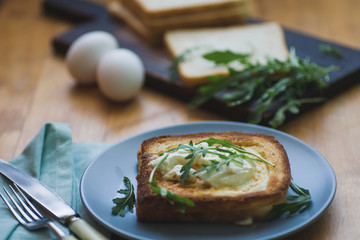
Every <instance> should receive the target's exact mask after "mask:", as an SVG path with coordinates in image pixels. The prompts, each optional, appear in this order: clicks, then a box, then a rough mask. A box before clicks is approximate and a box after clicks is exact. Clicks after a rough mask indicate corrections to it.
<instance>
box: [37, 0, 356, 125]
mask: <svg viewBox="0 0 360 240" xmlns="http://www.w3.org/2000/svg"><path fill="white" fill-rule="evenodd" d="M43 10H44V12H45V13H46V14H49V15H51V16H56V17H58V18H62V19H64V20H67V21H71V22H73V23H75V24H76V25H75V27H74V28H73V29H71V30H69V31H67V32H65V33H61V34H60V35H58V36H55V37H54V39H53V42H52V45H53V48H54V50H55V52H56V53H58V54H61V55H65V54H66V51H67V49H68V48H69V46H70V45H71V43H72V42H73V41H74V40H75V39H76V38H77V37H79V36H80V35H82V34H84V33H86V32H90V31H95V30H103V31H107V32H110V33H112V34H114V35H115V36H116V38H117V39H118V41H119V45H120V46H121V47H123V48H128V49H131V50H133V51H134V52H136V53H137V54H138V55H139V56H140V57H141V59H142V60H143V62H144V65H145V69H146V74H147V76H146V82H145V85H146V86H147V87H151V88H153V89H156V90H158V91H160V92H162V93H164V94H168V95H170V96H173V97H176V98H179V99H181V100H184V101H189V100H190V99H192V98H193V97H194V96H195V95H196V91H195V90H194V89H191V88H186V87H184V86H182V84H181V82H180V81H179V80H178V81H176V82H169V81H168V67H169V65H170V64H171V57H170V55H169V54H168V53H167V51H166V50H165V49H164V47H153V46H151V45H149V44H148V43H147V42H146V41H144V40H143V39H141V38H139V37H138V36H137V35H136V34H135V33H133V32H132V30H131V29H129V28H128V27H127V26H125V25H124V24H123V23H122V22H120V21H118V20H116V19H113V18H112V17H111V16H110V14H109V13H108V12H107V9H106V7H105V6H103V5H100V4H97V3H93V2H87V1H81V0H45V1H44V2H43ZM284 31H285V38H286V43H287V46H288V47H295V49H296V53H297V55H298V56H299V57H300V58H306V57H309V58H310V60H311V61H312V62H315V63H317V64H319V65H320V66H323V67H327V66H330V65H336V66H339V70H338V71H335V72H331V73H330V82H329V87H328V88H327V89H326V91H325V92H324V93H322V94H323V95H325V96H326V97H331V96H334V95H335V94H337V93H339V92H341V91H343V90H345V89H346V88H348V87H350V86H351V85H353V84H355V83H358V82H359V81H360V51H359V50H355V49H351V48H348V47H345V46H342V45H339V44H336V43H332V42H328V41H325V40H322V39H318V38H315V37H312V36H308V35H304V34H302V33H299V32H295V31H292V30H289V29H286V28H285V29H284ZM322 43H325V44H330V45H331V46H333V47H335V48H338V49H340V50H341V51H343V58H341V59H337V58H335V57H332V56H327V55H324V53H322V52H320V51H319V45H320V44H322ZM313 95H314V96H316V95H319V93H314V94H313ZM313 106H315V104H308V105H306V106H304V107H302V109H301V111H302V112H303V111H304V110H306V109H309V108H310V107H313ZM279 107H280V105H279V104H276V103H274V104H273V105H272V106H271V108H270V110H269V111H268V112H267V113H266V114H265V116H264V120H267V119H268V118H269V117H271V116H272V115H273V114H274V112H275V111H276V109H278V108H279ZM202 108H204V109H207V110H209V111H212V112H215V113H217V114H219V115H221V116H224V117H227V118H229V119H232V120H236V121H246V117H247V116H248V114H249V113H250V112H251V111H252V110H251V104H249V105H242V106H237V107H231V108H230V107H226V106H225V104H224V102H222V101H221V100H219V99H216V98H214V99H212V100H211V101H209V102H208V103H206V104H204V105H203V106H202ZM292 117H293V116H288V117H287V119H291V118H292Z"/></svg>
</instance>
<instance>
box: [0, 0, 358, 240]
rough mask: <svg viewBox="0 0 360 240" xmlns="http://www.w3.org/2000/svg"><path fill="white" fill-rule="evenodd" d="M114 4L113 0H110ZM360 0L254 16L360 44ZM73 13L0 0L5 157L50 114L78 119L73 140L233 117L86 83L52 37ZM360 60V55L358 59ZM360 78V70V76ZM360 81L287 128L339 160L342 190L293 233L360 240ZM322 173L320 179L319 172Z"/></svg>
mask: <svg viewBox="0 0 360 240" xmlns="http://www.w3.org/2000/svg"><path fill="white" fill-rule="evenodd" d="M103 2H104V3H106V1H103ZM359 10H360V1H359V0H347V1H343V0H333V1H327V0H303V1H285V0H271V1H270V0H268V1H265V0H254V1H252V3H251V15H252V16H254V17H258V18H262V19H265V20H272V21H277V22H279V23H281V24H282V25H284V26H286V27H290V28H292V29H295V30H298V31H301V32H304V33H308V34H311V35H314V36H317V37H320V38H323V39H326V40H331V41H334V42H337V43H340V44H344V45H346V46H350V47H353V48H357V49H360V41H359V39H360V17H359ZM71 27H72V24H71V23H70V22H66V21H63V20H59V19H56V18H52V17H49V16H46V15H45V14H43V12H42V10H41V1H40V0H31V1H27V0H4V1H2V2H1V1H0V156H1V158H3V159H5V160H10V159H12V158H13V157H15V156H16V155H18V154H19V153H20V152H21V151H22V150H23V149H24V147H25V146H26V145H27V144H28V142H29V141H30V140H31V139H32V138H33V137H34V136H35V134H36V133H37V132H38V131H39V129H40V128H41V127H42V125H43V124H44V123H46V122H66V123H69V124H70V125H71V128H72V131H73V140H74V141H80V142H100V141H104V142H110V143H115V142H117V141H119V140H121V139H124V138H126V137H129V136H131V135H134V134H137V133H141V132H143V131H146V130H150V129H153V128H157V127H162V126H169V125H173V124H178V123H185V122H191V121H201V120H228V119H226V118H223V117H222V116H218V115H214V114H212V113H209V112H205V111H203V110H190V109H189V108H187V106H186V103H184V102H181V101H178V100H176V99H172V98H170V97H168V96H165V95H163V94H161V93H159V92H155V91H153V90H151V89H143V90H142V91H141V93H140V94H139V95H138V96H137V97H136V98H135V99H134V100H133V101H130V102H127V103H123V104H117V103H113V102H110V101H108V100H107V99H106V98H104V97H103V96H102V95H101V93H100V92H99V90H98V89H97V88H96V87H87V88H84V87H79V86H77V85H76V84H75V82H74V81H73V79H72V77H71V76H70V75H69V73H68V71H67V69H66V67H65V64H64V59H63V58H62V57H59V56H56V55H55V54H54V52H53V49H52V48H51V45H50V43H51V40H52V38H53V36H55V35H57V34H59V33H62V32H64V31H66V30H68V29H70V28H71ZM359 61H360V59H359ZM359 80H360V79H359ZM359 106H360V85H359V84H356V85H354V86H352V87H351V88H350V89H348V90H347V91H346V92H343V93H341V94H339V95H337V96H336V97H334V98H332V99H329V100H328V101H327V102H326V103H325V104H323V105H321V106H320V107H317V108H315V109H313V110H311V111H309V112H306V113H304V114H302V115H300V116H298V117H297V118H295V119H294V120H292V121H290V122H288V123H287V124H285V125H283V126H282V127H280V130H281V131H284V132H286V133H289V134H291V135H293V136H295V137H297V138H299V139H301V140H303V141H305V142H306V143H308V144H310V145H311V146H313V147H314V148H315V149H317V150H318V151H319V152H320V153H322V154H323V156H324V157H325V158H326V159H327V160H328V161H329V162H330V164H331V165H332V167H333V169H334V171H335V173H336V176H337V192H336V196H335V199H334V201H333V202H332V204H331V205H330V207H329V208H328V209H327V210H326V212H325V213H324V214H323V215H322V216H321V217H320V219H318V220H317V221H316V222H314V223H313V224H312V225H311V226H309V227H307V228H306V229H304V230H302V231H300V232H298V233H296V234H295V235H293V236H291V237H289V239H305V238H306V239H308V240H310V239H317V240H318V239H360V218H359V216H360V208H359V207H358V206H357V204H358V201H359V200H360V194H359V193H360V188H359V185H360V164H358V161H359V155H358V154H357V149H358V148H357V147H356V146H357V145H358V143H359V139H360V107H359ZM314 181H316V179H314Z"/></svg>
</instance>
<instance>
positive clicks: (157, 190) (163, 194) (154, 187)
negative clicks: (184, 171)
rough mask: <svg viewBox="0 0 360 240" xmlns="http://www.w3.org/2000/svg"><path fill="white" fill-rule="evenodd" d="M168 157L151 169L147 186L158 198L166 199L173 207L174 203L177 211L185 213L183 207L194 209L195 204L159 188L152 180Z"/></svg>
mask: <svg viewBox="0 0 360 240" xmlns="http://www.w3.org/2000/svg"><path fill="white" fill-rule="evenodd" d="M167 157H168V155H167V156H165V157H164V158H163V159H161V161H159V162H158V163H157V164H156V165H155V167H154V168H153V169H152V171H151V173H150V177H149V186H150V188H151V190H152V191H153V192H154V193H156V194H157V195H158V196H161V197H166V199H167V200H168V201H169V203H170V204H172V205H174V204H175V202H176V203H177V205H178V208H179V211H180V212H182V213H184V212H185V205H188V206H190V207H194V206H195V203H194V202H193V201H191V200H190V199H189V198H185V197H181V196H179V195H177V194H175V193H174V192H172V191H169V190H167V189H165V188H162V187H159V186H158V185H157V182H156V179H154V174H155V172H156V170H157V169H158V168H159V166H160V165H161V164H162V163H163V162H164V161H165V160H166V159H167Z"/></svg>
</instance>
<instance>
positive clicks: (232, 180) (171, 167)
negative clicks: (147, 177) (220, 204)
mask: <svg viewBox="0 0 360 240" xmlns="http://www.w3.org/2000/svg"><path fill="white" fill-rule="evenodd" d="M195 147H197V148H209V146H208V144H207V143H199V144H195ZM221 148H222V149H226V150H230V151H233V152H236V150H234V149H232V148H225V147H221ZM245 149H246V150H247V151H249V152H252V153H254V154H257V155H259V154H258V153H257V152H255V151H254V150H253V149H251V148H245ZM215 152H217V153H220V152H218V151H215ZM189 154H190V150H189V149H179V150H177V151H174V152H170V153H167V154H164V155H162V156H156V158H155V159H154V160H152V161H151V162H150V163H149V164H150V165H151V166H152V167H154V166H156V165H157V164H158V163H159V162H160V161H161V160H163V158H164V157H166V160H165V161H164V162H163V163H162V164H161V165H160V166H159V171H160V172H161V174H162V175H163V178H164V179H166V180H180V176H181V168H182V166H183V165H185V164H186V163H187V162H188V161H189V159H185V157H186V156H188V155H189ZM222 154H224V153H222ZM227 155H228V154H227ZM211 160H216V161H219V162H221V161H223V160H222V159H221V158H220V157H219V156H217V155H214V154H209V153H207V154H206V155H205V156H202V154H199V155H197V157H196V158H195V160H194V162H193V165H192V168H191V170H190V174H189V178H188V179H187V181H188V182H193V183H196V180H197V178H200V179H201V180H202V181H205V182H207V183H209V184H210V185H211V186H212V187H214V188H217V193H216V194H218V195H223V194H230V195H231V194H233V193H235V192H236V193H239V191H240V192H254V191H261V190H265V189H266V187H267V183H268V179H269V174H270V172H269V170H268V168H267V166H266V163H261V162H257V161H251V160H243V159H239V161H240V162H242V163H243V164H239V163H236V162H230V164H229V165H227V164H223V165H222V166H221V167H220V169H218V170H216V169H213V170H211V171H208V172H207V171H202V172H200V173H198V174H194V173H195V171H196V170H198V169H199V168H201V166H202V165H203V164H205V165H211V164H212V162H211ZM195 168H196V169H195Z"/></svg>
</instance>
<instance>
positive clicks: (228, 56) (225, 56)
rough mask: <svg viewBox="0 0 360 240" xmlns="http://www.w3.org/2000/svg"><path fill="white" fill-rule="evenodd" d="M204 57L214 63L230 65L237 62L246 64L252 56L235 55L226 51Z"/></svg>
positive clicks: (211, 53)
mask: <svg viewBox="0 0 360 240" xmlns="http://www.w3.org/2000/svg"><path fill="white" fill-rule="evenodd" d="M203 57H204V58H205V59H207V60H210V61H213V62H214V63H216V64H228V63H230V62H232V61H235V60H237V61H239V62H241V63H245V64H246V63H247V59H248V58H249V57H250V54H242V53H234V52H231V51H229V50H226V51H214V52H210V53H206V54H204V55H203Z"/></svg>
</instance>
